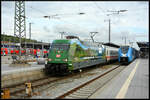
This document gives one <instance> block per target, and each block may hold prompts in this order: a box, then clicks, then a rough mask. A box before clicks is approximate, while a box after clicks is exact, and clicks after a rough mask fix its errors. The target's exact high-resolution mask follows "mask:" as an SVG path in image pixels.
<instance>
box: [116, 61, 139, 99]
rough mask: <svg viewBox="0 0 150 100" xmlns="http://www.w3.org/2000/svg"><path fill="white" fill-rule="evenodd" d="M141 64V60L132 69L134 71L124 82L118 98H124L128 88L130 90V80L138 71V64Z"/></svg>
mask: <svg viewBox="0 0 150 100" xmlns="http://www.w3.org/2000/svg"><path fill="white" fill-rule="evenodd" d="M138 64H139V61H138V62H137V63H136V65H135V67H134V69H133V70H132V72H131V73H130V75H129V77H128V78H127V80H126V82H125V83H124V85H123V86H122V88H121V89H120V91H119V93H118V94H117V96H116V98H117V99H121V98H124V96H125V94H126V92H127V90H128V87H129V85H130V82H131V80H132V78H133V76H134V74H135V72H136V69H137V66H138Z"/></svg>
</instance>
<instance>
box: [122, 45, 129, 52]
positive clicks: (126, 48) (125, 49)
mask: <svg viewBox="0 0 150 100" xmlns="http://www.w3.org/2000/svg"><path fill="white" fill-rule="evenodd" d="M128 49H129V46H122V47H121V51H122V53H127V52H128Z"/></svg>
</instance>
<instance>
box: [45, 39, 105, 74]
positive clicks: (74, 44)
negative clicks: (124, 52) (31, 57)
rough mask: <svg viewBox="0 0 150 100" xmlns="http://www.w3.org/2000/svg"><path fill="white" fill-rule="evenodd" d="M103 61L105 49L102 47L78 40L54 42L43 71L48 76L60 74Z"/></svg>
mask: <svg viewBox="0 0 150 100" xmlns="http://www.w3.org/2000/svg"><path fill="white" fill-rule="evenodd" d="M105 61H106V59H105V49H104V48H103V47H102V45H98V44H94V43H91V42H85V41H81V40H79V39H60V40H54V41H53V42H52V45H51V47H50V52H49V55H48V62H47V64H46V65H45V71H46V72H47V73H50V74H52V73H55V74H56V73H58V74H62V73H65V72H71V71H73V70H77V69H81V68H84V67H88V66H92V65H96V64H99V63H103V62H105Z"/></svg>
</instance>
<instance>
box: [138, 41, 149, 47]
mask: <svg viewBox="0 0 150 100" xmlns="http://www.w3.org/2000/svg"><path fill="white" fill-rule="evenodd" d="M137 44H138V46H139V48H149V42H137Z"/></svg>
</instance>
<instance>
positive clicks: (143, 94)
mask: <svg viewBox="0 0 150 100" xmlns="http://www.w3.org/2000/svg"><path fill="white" fill-rule="evenodd" d="M91 98H93V99H95V98H112V99H123V98H124V99H129V98H131V99H135V98H137V99H143V98H144V99H148V98H149V59H140V58H139V59H136V60H134V61H133V62H132V63H131V64H129V65H128V66H127V67H126V68H125V69H124V70H123V71H121V72H120V73H119V74H118V75H117V76H116V77H114V78H113V79H112V80H110V81H109V82H108V83H107V84H105V85H104V86H103V87H102V88H100V89H99V90H97V91H96V92H95V93H94V94H93V95H91V96H90V97H89V99H91Z"/></svg>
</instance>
